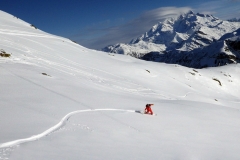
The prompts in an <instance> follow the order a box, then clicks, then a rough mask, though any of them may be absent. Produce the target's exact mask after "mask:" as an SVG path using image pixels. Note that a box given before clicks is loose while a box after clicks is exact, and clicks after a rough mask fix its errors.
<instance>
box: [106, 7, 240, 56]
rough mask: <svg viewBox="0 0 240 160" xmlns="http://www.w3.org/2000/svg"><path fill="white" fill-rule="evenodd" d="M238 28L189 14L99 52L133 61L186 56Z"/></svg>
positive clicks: (230, 34)
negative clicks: (154, 56) (155, 56)
mask: <svg viewBox="0 0 240 160" xmlns="http://www.w3.org/2000/svg"><path fill="white" fill-rule="evenodd" d="M239 28H240V23H239V22H230V21H224V20H221V19H219V18H217V17H214V16H212V15H208V14H201V13H193V12H192V11H189V12H187V13H185V14H182V15H180V16H179V17H177V18H169V19H166V20H164V21H163V22H159V23H157V24H156V25H154V26H153V27H152V28H151V29H150V30H149V31H148V32H145V33H144V34H142V35H141V36H139V37H137V38H135V39H133V40H132V41H131V42H130V43H129V44H117V45H112V46H108V47H105V48H104V49H103V51H105V52H112V53H119V54H128V55H132V56H134V57H137V58H140V57H142V56H144V54H147V53H150V52H161V55H162V54H164V53H166V52H168V53H170V52H171V53H179V52H181V54H186V53H188V52H191V51H193V50H195V49H197V48H202V47H206V46H208V45H210V44H212V43H214V42H216V41H218V40H220V38H222V39H221V40H224V37H222V36H223V35H224V36H228V38H229V36H232V35H234V34H236V33H238V29H239ZM228 33H229V35H228ZM225 39H226V38H225ZM122 46H124V47H122ZM152 46H154V47H152ZM143 48H144V50H143ZM182 57H184V56H182Z"/></svg>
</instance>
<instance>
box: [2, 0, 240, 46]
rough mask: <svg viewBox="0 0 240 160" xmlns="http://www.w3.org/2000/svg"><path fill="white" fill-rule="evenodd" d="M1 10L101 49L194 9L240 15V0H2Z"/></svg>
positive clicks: (49, 31)
mask: <svg viewBox="0 0 240 160" xmlns="http://www.w3.org/2000/svg"><path fill="white" fill-rule="evenodd" d="M0 10H2V11H5V12H7V13H9V14H12V15H14V16H16V17H18V18H20V19H22V20H24V21H26V22H28V23H31V24H34V25H35V26H36V27H37V28H39V29H41V30H43V31H46V32H48V33H52V34H55V35H59V36H63V37H66V38H69V39H71V40H74V41H77V42H78V43H79V44H81V45H83V46H86V47H88V48H93V49H100V48H103V47H105V46H106V45H110V44H115V43H119V42H123V43H128V42H129V41H130V40H131V39H133V38H136V37H138V36H139V35H141V34H142V33H144V32H146V31H148V30H149V29H150V28H151V27H152V26H153V25H154V24H156V23H157V22H159V21H162V20H163V19H165V18H168V17H172V16H173V17H174V16H177V15H179V14H181V13H184V12H187V11H188V10H192V11H194V12H196V13H197V12H199V13H208V14H212V15H214V16H216V17H218V18H221V19H223V20H225V19H230V18H234V17H237V18H240V0H198V1H193V0H151V1H146V0H120V1H117V0H1V1H0Z"/></svg>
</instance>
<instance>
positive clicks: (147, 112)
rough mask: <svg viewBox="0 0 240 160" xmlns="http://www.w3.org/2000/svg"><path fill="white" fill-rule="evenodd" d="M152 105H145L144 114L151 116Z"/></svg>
mask: <svg viewBox="0 0 240 160" xmlns="http://www.w3.org/2000/svg"><path fill="white" fill-rule="evenodd" d="M153 105H154V104H146V108H145V114H151V115H153V111H152V109H151V106H153Z"/></svg>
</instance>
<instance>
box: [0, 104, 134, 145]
mask: <svg viewBox="0 0 240 160" xmlns="http://www.w3.org/2000/svg"><path fill="white" fill-rule="evenodd" d="M95 111H124V112H136V111H135V110H124V109H110V108H106V109H86V110H78V111H73V112H70V113H68V114H67V115H66V116H64V117H63V118H62V119H61V121H60V122H59V123H57V124H56V125H54V126H53V127H51V128H49V129H47V130H46V131H44V132H42V133H40V134H37V135H34V136H31V137H29V138H24V139H18V140H14V141H10V142H6V143H2V144H0V149H1V148H7V147H12V146H15V145H19V144H22V143H27V142H31V141H36V140H38V139H40V138H42V137H45V136H47V135H49V134H51V133H52V132H54V131H56V130H58V129H60V128H61V127H62V126H64V125H65V123H66V121H67V120H68V119H69V118H70V117H71V116H72V115H74V114H77V113H81V112H95Z"/></svg>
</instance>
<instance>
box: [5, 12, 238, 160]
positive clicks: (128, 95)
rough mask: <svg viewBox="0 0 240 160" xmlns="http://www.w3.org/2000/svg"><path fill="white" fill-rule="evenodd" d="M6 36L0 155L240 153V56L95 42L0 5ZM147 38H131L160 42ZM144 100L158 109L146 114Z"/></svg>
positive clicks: (92, 158) (140, 158) (53, 159)
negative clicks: (177, 54) (96, 45)
mask: <svg viewBox="0 0 240 160" xmlns="http://www.w3.org/2000/svg"><path fill="white" fill-rule="evenodd" d="M211 18H213V17H211ZM218 21H220V20H216V22H214V23H216V24H218ZM169 23H172V22H170V21H169ZM206 23H207V22H206ZM225 23H227V22H223V24H222V25H225ZM229 23H230V22H229ZM219 26H221V25H219ZM157 27H158V26H156V28H157ZM237 27H239V25H238V23H236V24H232V28H230V29H228V32H229V34H231V33H233V34H234V35H235V33H234V30H236V29H237ZM153 32H154V31H153ZM204 32H205V30H204ZM220 33H221V34H220ZM237 33H239V32H237ZM184 36H185V35H183V34H179V36H178V37H177V39H176V40H179V41H180V40H181V39H184V38H186V37H184ZM216 36H217V37H218V38H221V37H222V36H223V35H222V32H219V34H217V35H216ZM225 36H227V35H225ZM0 37H1V38H0V49H1V54H0V81H1V83H0V85H1V86H0V160H7V159H10V160H43V159H49V160H61V159H71V160H79V159H89V160H100V159H105V160H113V159H114V160H118V159H119V160H120V159H121V160H122V159H137V160H146V159H164V160H172V159H182V160H186V159H189V160H190V159H205V160H212V159H231V160H237V159H240V97H239V95H240V65H239V64H234V63H232V64H229V65H225V66H220V67H213V68H203V69H194V68H188V67H184V66H180V65H178V64H165V63H155V62H149V61H144V60H140V59H137V58H134V57H132V56H128V55H124V54H113V53H106V52H101V51H96V50H91V49H88V48H85V47H83V46H81V45H78V44H76V43H74V42H72V41H70V40H69V39H66V38H62V37H59V36H55V35H52V34H49V33H46V32H43V31H41V30H40V29H37V28H36V27H35V26H33V25H31V24H29V23H27V22H24V21H22V20H21V19H19V18H16V17H14V16H13V15H10V14H8V13H5V12H2V11H0ZM145 38H147V36H145V37H142V38H141V40H139V42H138V43H136V41H137V40H136V41H134V42H132V44H131V46H134V45H137V44H139V43H144V44H145V43H148V47H149V46H151V47H153V48H154V47H155V45H156V44H155V43H154V44H153V43H152V42H145V41H143V39H145ZM148 38H150V36H149V35H148ZM208 38H209V37H208ZM231 38H232V36H231ZM158 40H159V41H160V40H161V39H158ZM211 40H212V41H213V38H212V39H211ZM231 40H232V41H234V42H235V40H237V41H239V39H231ZM169 43H170V41H169ZM206 43H207V42H206ZM218 43H219V44H218ZM150 44H152V45H150ZM194 45H195V43H192V42H189V47H186V48H185V50H193V48H192V47H193V46H194ZM212 45H219V46H221V47H223V46H224V45H227V46H228V45H229V46H232V48H233V49H234V44H233V42H231V41H222V42H220V41H216V44H212ZM174 46H176V44H174ZM183 46H186V45H183V44H182V45H181V47H180V48H181V49H182V50H183ZM199 46H205V43H204V44H201V45H199ZM237 46H238V45H237ZM167 47H171V45H170V46H165V45H162V50H157V51H159V52H162V51H163V50H165V49H166V48H167ZM207 47H209V48H211V45H209V46H207ZM207 47H206V48H204V50H206V52H208V51H209V50H210V49H208V48H207ZM212 47H213V48H214V46H212ZM190 48H191V49H190ZM141 53H142V52H141ZM211 53H212V52H211ZM147 103H153V104H154V106H153V107H152V109H153V112H154V113H156V114H157V116H151V115H145V114H140V113H139V111H142V110H144V108H145V105H146V104H147Z"/></svg>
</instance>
